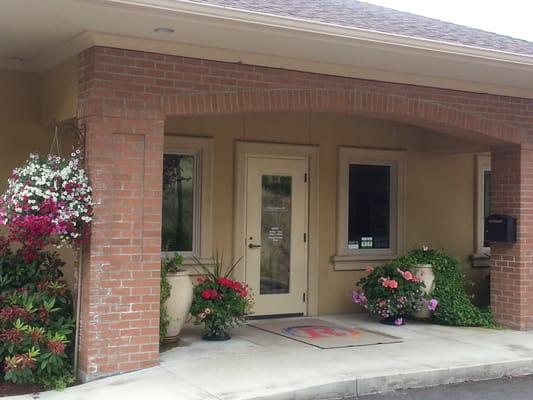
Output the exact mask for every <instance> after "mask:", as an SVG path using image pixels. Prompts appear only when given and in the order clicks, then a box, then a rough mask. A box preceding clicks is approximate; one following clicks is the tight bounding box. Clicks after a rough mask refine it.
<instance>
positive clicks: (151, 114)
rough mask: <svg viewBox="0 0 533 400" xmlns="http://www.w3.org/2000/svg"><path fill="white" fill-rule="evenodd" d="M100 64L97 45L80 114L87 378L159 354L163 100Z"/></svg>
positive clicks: (88, 57) (84, 67)
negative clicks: (130, 87) (111, 79)
mask: <svg viewBox="0 0 533 400" xmlns="http://www.w3.org/2000/svg"><path fill="white" fill-rule="evenodd" d="M101 68H102V67H101V66H100V65H99V59H98V54H97V53H95V52H94V51H93V50H92V49H90V50H87V51H85V52H83V53H82V54H81V55H80V58H79V111H78V113H79V117H80V118H81V119H82V121H83V122H85V124H86V163H87V164H86V167H87V171H88V173H89V176H90V179H91V183H92V185H93V189H94V200H95V203H96V205H95V208H94V217H95V218H94V223H93V228H92V233H91V237H90V241H89V243H88V244H87V246H85V248H84V262H83V274H82V279H83V281H82V282H83V283H82V309H81V318H80V323H81V326H80V354H79V357H80V358H79V371H80V375H81V378H82V379H83V380H85V381H87V380H92V379H95V378H98V377H101V376H106V375H111V374H115V373H119V372H126V371H132V370H136V369H140V368H146V367H150V366H154V365H156V364H157V362H158V357H159V346H158V340H159V282H160V252H161V244H160V242H161V239H160V238H161V188H162V183H161V178H162V164H163V120H162V116H161V113H160V109H159V104H160V101H158V99H155V98H154V99H152V98H150V97H147V96H145V97H143V98H142V99H139V100H137V101H136V100H134V99H132V97H133V95H132V93H128V92H126V91H120V87H118V86H117V87H115V88H110V87H109V84H108V82H106V81H105V79H102V78H104V77H105V73H104V72H102V71H101ZM123 84H125V85H126V84H127V83H123ZM121 96H127V97H128V98H129V99H130V100H126V99H123V98H120V97H121Z"/></svg>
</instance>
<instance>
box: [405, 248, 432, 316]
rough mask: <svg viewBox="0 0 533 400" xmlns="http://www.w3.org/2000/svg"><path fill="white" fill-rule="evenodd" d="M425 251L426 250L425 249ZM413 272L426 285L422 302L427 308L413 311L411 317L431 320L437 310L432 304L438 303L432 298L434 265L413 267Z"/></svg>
mask: <svg viewBox="0 0 533 400" xmlns="http://www.w3.org/2000/svg"><path fill="white" fill-rule="evenodd" d="M424 249H426V248H425V247H424ZM424 251H427V250H424ZM413 272H414V274H415V276H416V277H417V278H418V279H419V280H420V281H422V282H423V283H424V286H423V288H422V291H423V292H424V295H423V298H422V301H423V303H424V305H425V306H426V307H421V308H420V309H419V310H417V311H413V312H412V314H411V315H412V316H413V317H415V318H417V319H429V318H431V315H432V314H433V311H434V309H435V308H434V307H433V306H432V304H433V303H434V302H435V301H436V300H435V299H433V298H432V294H433V290H434V288H435V274H434V273H433V265H431V264H427V263H425V264H416V265H415V266H414V267H413ZM431 302H433V303H431ZM430 303H431V304H430Z"/></svg>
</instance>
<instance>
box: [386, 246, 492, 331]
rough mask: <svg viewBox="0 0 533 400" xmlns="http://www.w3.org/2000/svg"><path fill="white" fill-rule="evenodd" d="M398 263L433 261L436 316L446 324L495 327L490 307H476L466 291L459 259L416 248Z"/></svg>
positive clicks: (402, 264)
mask: <svg viewBox="0 0 533 400" xmlns="http://www.w3.org/2000/svg"><path fill="white" fill-rule="evenodd" d="M393 264H395V265H397V266H416V265H417V264H431V265H432V266H433V272H434V274H435V285H434V291H433V297H434V298H436V299H437V300H438V301H439V306H438V307H437V309H436V310H435V312H434V313H433V320H434V321H435V322H437V323H439V324H443V325H453V326H484V327H495V326H496V325H495V323H494V320H493V318H492V314H491V312H490V310H485V309H480V308H478V307H476V306H475V305H474V304H473V303H472V300H471V298H470V296H469V295H468V294H467V293H466V291H465V281H464V276H463V274H461V272H460V271H459V261H458V260H457V259H456V258H453V257H450V256H448V255H447V254H445V253H444V252H442V251H440V250H435V249H427V248H417V249H414V250H411V251H410V252H409V253H407V254H406V255H405V256H402V257H399V258H397V259H396V260H394V261H393Z"/></svg>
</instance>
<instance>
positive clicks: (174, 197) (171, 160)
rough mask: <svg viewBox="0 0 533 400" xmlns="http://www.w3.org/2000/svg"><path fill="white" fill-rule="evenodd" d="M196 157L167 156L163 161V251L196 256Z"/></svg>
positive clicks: (190, 155)
mask: <svg viewBox="0 0 533 400" xmlns="http://www.w3.org/2000/svg"><path fill="white" fill-rule="evenodd" d="M196 161H197V158H196V155H195V154H165V155H164V157H163V214H162V217H163V226H162V247H163V250H164V251H169V252H170V251H172V252H174V251H179V252H190V253H193V252H194V251H193V244H195V243H193V242H194V234H195V233H196V232H195V230H196V229H195V226H198V221H196V219H197V216H195V211H196V207H197V204H198V198H197V197H198V196H197V194H198V190H197V188H198V182H197V181H196V179H197V168H196V166H195V164H196Z"/></svg>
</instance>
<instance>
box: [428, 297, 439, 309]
mask: <svg viewBox="0 0 533 400" xmlns="http://www.w3.org/2000/svg"><path fill="white" fill-rule="evenodd" d="M438 305H439V301H438V300H437V299H431V300H430V301H429V302H428V310H429V311H435V310H436V309H437V306H438Z"/></svg>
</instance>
